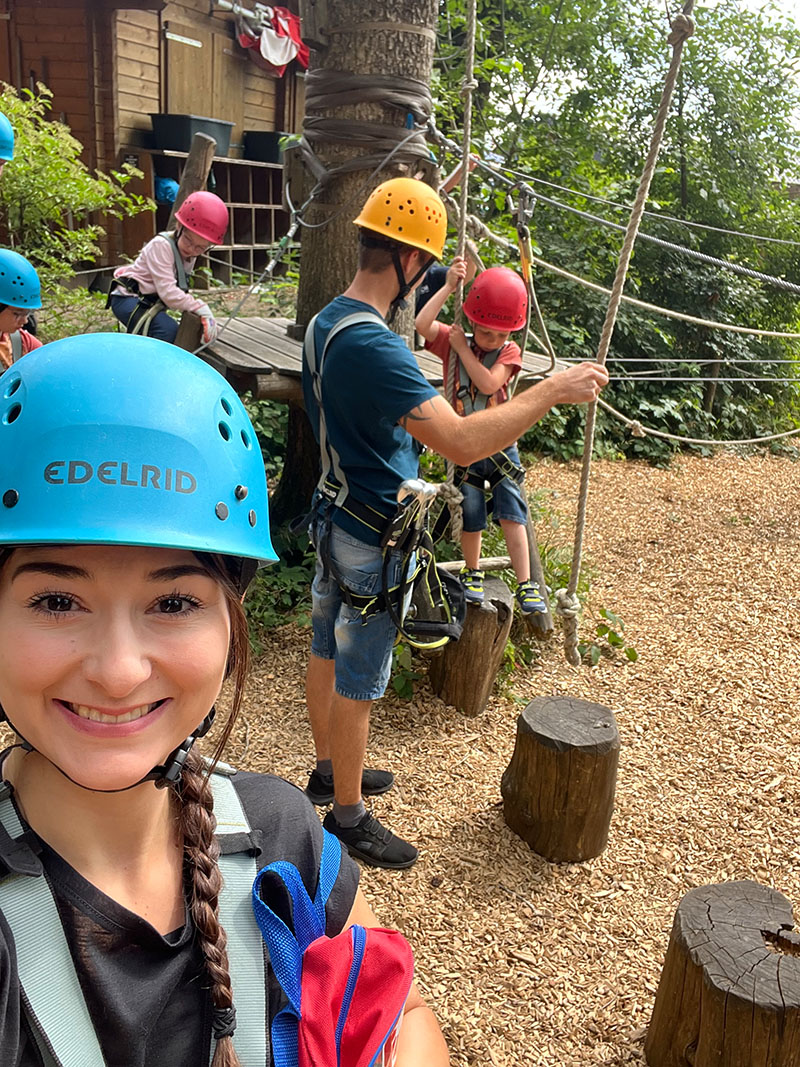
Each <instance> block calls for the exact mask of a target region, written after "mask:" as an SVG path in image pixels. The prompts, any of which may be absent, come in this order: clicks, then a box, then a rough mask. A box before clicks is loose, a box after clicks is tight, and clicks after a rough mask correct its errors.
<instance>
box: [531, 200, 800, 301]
mask: <svg viewBox="0 0 800 1067" xmlns="http://www.w3.org/2000/svg"><path fill="white" fill-rule="evenodd" d="M536 198H537V200H541V201H542V203H543V204H549V205H550V206H551V207H556V208H560V209H561V210H562V211H569V212H570V213H571V214H573V215H579V216H580V217H581V218H582V219H589V220H590V221H591V222H597V223H599V224H600V225H601V226H606V227H608V228H609V229H611V230H619V231H620V232H623V231H624V230H625V227H624V226H622V225H621V224H620V223H619V222H612V221H611V219H604V218H602V217H601V216H600V215H593V214H592V212H591V211H582V210H581V209H580V208H577V207H572V206H571V205H570V204H564V203H563V202H562V201H561V200H554V199H553V198H552V197H550V196H542V194H541V193H536ZM638 237H639V240H640V241H649V242H650V243H651V244H654V245H658V246H659V248H668V249H669V250H670V251H671V252H678V253H680V254H681V255H684V256H689V257H690V258H691V259H698V260H700V262H701V263H708V264H710V265H711V266H712V267H719V268H720V270H727V271H731V272H732V273H733V274H740V275H741V276H742V277H744V278H752V279H753V280H754V281H758V282H766V283H767V284H768V285H774V286H776V288H778V289H785V290H786V291H787V292H788V293H794V294H795V295H800V285H796V284H795V283H794V282H790V281H787V280H786V279H785V278H776V277H775V275H774V274H764V273H763V271H760V270H753V268H752V267H745V266H743V265H742V264H740V263H730V262H728V260H726V259H719V258H718V257H717V256H710V255H708V254H707V253H706V252H699V251H698V250H697V249H695V248H687V247H686V246H685V245H678V244H675V243H674V242H673V241H665V240H664V239H663V238H661V237H654V236H653V235H652V234H650V233H639V234H638Z"/></svg>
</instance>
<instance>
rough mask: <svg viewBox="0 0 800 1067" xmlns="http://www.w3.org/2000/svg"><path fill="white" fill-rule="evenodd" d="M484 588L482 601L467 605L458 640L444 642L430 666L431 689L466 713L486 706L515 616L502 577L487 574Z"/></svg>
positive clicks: (510, 594) (509, 595)
mask: <svg viewBox="0 0 800 1067" xmlns="http://www.w3.org/2000/svg"><path fill="white" fill-rule="evenodd" d="M483 588H484V600H483V603H482V604H470V605H469V606H468V608H467V617H466V620H465V621H464V630H463V633H462V634H461V637H460V638H459V640H458V641H455V642H453V641H451V642H450V643H449V644H448V645H446V646H445V648H444V651H443V652H442V653H441V655H439V656H436V657H435V658H434V659H433V660H431V666H430V681H431V687H432V689H433V691H434V693H436V694H437V696H440V697H441V698H442V700H444V702H445V703H446V704H451V705H452V706H453V707H454V708H458V710H459V711H461V712H463V713H464V715H469V716H475V715H480V713H481V712H482V711H483V709H484V708H485V707H486V702H487V700H488V699H489V694H490V693H491V691H492V687H493V686H494V683H495V679H496V678H497V672H498V671H499V670H500V665H501V663H502V662H503V653H504V652H505V648H506V642H507V641H508V635H509V633H510V632H511V622H512V620H513V618H514V598H513V596H512V593H511V590H510V589H509V588H508V586H507V585H506V583H505V582H504V581H501V579H500V578H487V579H486V581H485V582H484V584H483Z"/></svg>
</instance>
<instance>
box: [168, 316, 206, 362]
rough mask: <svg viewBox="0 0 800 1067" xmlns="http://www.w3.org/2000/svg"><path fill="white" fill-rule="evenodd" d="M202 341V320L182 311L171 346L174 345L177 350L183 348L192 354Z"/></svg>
mask: <svg viewBox="0 0 800 1067" xmlns="http://www.w3.org/2000/svg"><path fill="white" fill-rule="evenodd" d="M202 340H203V320H202V319H201V318H200V316H199V315H195V314H194V312H193V311H184V312H183V314H182V315H181V321H180V324H179V326H178V332H177V334H176V335H175V340H174V341H173V344H176V345H177V346H178V348H185V349H186V351H187V352H194V350H195V349H196V348H199V347H200V342H201V341H202Z"/></svg>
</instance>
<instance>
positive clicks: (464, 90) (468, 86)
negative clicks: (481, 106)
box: [461, 78, 478, 96]
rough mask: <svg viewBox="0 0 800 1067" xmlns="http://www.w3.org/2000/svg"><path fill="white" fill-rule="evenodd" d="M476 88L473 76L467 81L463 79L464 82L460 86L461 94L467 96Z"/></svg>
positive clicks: (476, 84)
mask: <svg viewBox="0 0 800 1067" xmlns="http://www.w3.org/2000/svg"><path fill="white" fill-rule="evenodd" d="M477 88H478V83H477V81H476V80H475V79H474V78H470V79H469V81H467V79H466V78H465V79H464V84H463V85H462V86H461V95H462V96H469V94H470V93H474V92H475V90H476V89H477Z"/></svg>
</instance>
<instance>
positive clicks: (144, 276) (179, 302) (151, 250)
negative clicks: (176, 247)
mask: <svg viewBox="0 0 800 1067" xmlns="http://www.w3.org/2000/svg"><path fill="white" fill-rule="evenodd" d="M194 263H195V261H194V259H184V261H183V265H184V268H185V270H186V274H187V276H188V275H189V274H191V273H192V270H193V269H194ZM114 277H115V278H123V277H124V278H133V279H134V280H135V281H137V282H138V283H139V289H140V291H141V292H142V294H146V293H158V296H159V299H160V300H161V301H162V303H163V304H164V305H165V306H166V307H168V308H174V309H175V310H176V311H193V312H194V313H195V315H199V316H200V318H203V319H206V318H212V317H213V316H212V314H211V309H210V308H209V306H208V304H204V303H203V301H202V300H198V299H197V297H195V296H192V294H191V293H184V291H183V290H182V289H179V288H178V283H177V279H176V277H175V257H174V254H173V251H172V246H171V245H170V243H169V241H168V240H167V239H166V237H162V236H161V234H158V235H157V236H156V237H154V238H153V239H152V241H148V242H147V244H146V245H145V246H144V248H143V249H142V250H141V252H140V253H139V255H138V256H137V257H136V259H135V260H134V261H133V263H126V264H125V265H124V266H122V267H118V268H117V269H116V270H115V271H114ZM112 295H114V296H117V295H124V296H127V295H129V294H128V292H127V290H126V289H124V288H122V287H117V288H116V289H115V290H113V292H112Z"/></svg>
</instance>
